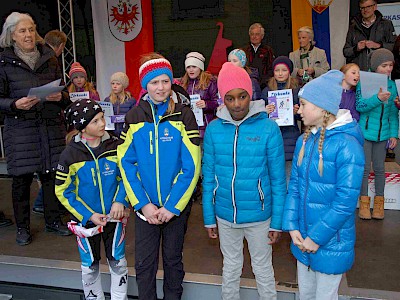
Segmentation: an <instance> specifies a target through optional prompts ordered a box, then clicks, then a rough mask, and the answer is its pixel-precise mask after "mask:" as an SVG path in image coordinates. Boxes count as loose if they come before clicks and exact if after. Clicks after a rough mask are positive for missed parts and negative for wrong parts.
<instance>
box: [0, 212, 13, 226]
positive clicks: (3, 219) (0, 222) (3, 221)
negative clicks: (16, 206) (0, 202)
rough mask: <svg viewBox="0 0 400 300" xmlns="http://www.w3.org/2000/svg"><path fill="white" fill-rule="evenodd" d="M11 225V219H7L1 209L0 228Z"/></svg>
mask: <svg viewBox="0 0 400 300" xmlns="http://www.w3.org/2000/svg"><path fill="white" fill-rule="evenodd" d="M10 225H12V221H11V220H10V219H7V218H6V216H5V215H4V213H3V212H2V211H0V228H1V227H7V226H10Z"/></svg>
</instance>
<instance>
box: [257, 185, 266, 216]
mask: <svg viewBox="0 0 400 300" xmlns="http://www.w3.org/2000/svg"><path fill="white" fill-rule="evenodd" d="M257 187H258V193H259V195H260V201H261V210H264V192H263V190H262V186H261V179H258V186H257Z"/></svg>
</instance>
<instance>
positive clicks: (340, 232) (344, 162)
mask: <svg viewBox="0 0 400 300" xmlns="http://www.w3.org/2000/svg"><path fill="white" fill-rule="evenodd" d="M327 129H328V130H327V131H326V133H325V140H324V143H323V150H322V154H323V162H324V164H323V176H322V177H321V176H320V175H319V173H318V161H319V153H318V141H319V137H320V131H319V130H318V131H317V132H314V133H310V136H309V137H308V139H307V142H306V145H305V151H304V158H303V161H302V164H301V165H300V166H297V163H296V162H297V159H298V155H299V151H300V149H301V146H302V143H303V135H302V136H300V138H299V139H298V140H297V145H296V151H295V155H294V159H293V165H292V174H291V177H290V183H289V190H288V195H287V197H286V203H285V210H284V214H283V224H282V228H283V230H285V231H292V230H299V231H300V233H301V235H302V237H303V238H304V239H305V238H306V237H309V238H310V239H311V240H313V241H314V242H315V243H317V244H318V245H319V246H320V247H319V249H318V251H317V252H316V253H315V254H309V253H306V252H305V253H303V252H301V250H300V249H299V248H298V247H297V246H295V245H294V244H293V242H292V243H291V250H292V253H293V255H294V256H295V257H296V259H297V260H299V261H300V262H301V263H303V264H304V265H306V266H309V267H311V269H312V270H313V271H318V272H321V273H325V274H342V273H344V272H346V271H347V270H349V269H350V268H351V266H352V265H353V262H354V244H355V240H356V230H355V216H354V213H355V209H356V205H357V199H358V196H359V194H360V188H361V181H362V177H363V172H364V163H365V161H364V150H363V142H364V138H363V136H362V133H361V130H360V127H359V125H358V124H357V122H356V121H353V118H352V116H351V114H350V111H348V110H339V114H338V116H337V119H336V121H335V122H334V123H332V124H331V125H330V126H328V128H327Z"/></svg>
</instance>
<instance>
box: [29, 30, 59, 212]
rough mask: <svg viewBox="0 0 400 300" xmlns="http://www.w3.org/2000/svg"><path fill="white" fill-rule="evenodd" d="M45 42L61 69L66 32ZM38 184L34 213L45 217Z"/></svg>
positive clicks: (51, 34) (50, 34)
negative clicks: (61, 56)
mask: <svg viewBox="0 0 400 300" xmlns="http://www.w3.org/2000/svg"><path fill="white" fill-rule="evenodd" d="M44 41H45V43H46V44H47V46H49V47H50V48H51V49H53V51H54V53H55V55H56V57H57V60H58V63H59V65H60V67H61V66H62V63H61V61H60V55H61V53H62V52H63V50H64V48H65V43H66V42H67V36H66V35H65V33H64V32H62V31H60V30H51V31H49V32H48V33H46V35H45V36H44ZM38 183H39V192H38V195H37V197H36V199H35V203H34V204H33V207H32V212H33V213H36V214H40V215H43V214H44V206H43V189H42V186H41V184H40V180H39V178H38Z"/></svg>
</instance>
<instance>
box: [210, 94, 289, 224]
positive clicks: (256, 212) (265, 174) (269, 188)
mask: <svg viewBox="0 0 400 300" xmlns="http://www.w3.org/2000/svg"><path fill="white" fill-rule="evenodd" d="M217 117H218V119H216V120H214V121H212V122H211V123H210V124H209V125H208V126H207V129H206V134H205V138H204V156H203V216H204V224H205V226H206V227H214V226H215V225H216V217H219V218H221V219H223V220H226V221H228V222H231V223H236V224H244V223H253V222H260V221H266V220H268V219H269V218H270V217H272V218H271V228H274V229H278V230H279V229H281V224H282V214H283V206H284V203H285V195H286V178H285V152H284V149H283V140H282V135H281V132H280V130H279V127H278V125H277V124H276V122H275V121H273V120H271V119H268V115H267V113H266V111H265V104H264V100H258V101H252V102H251V103H250V111H249V113H248V114H247V116H246V117H245V118H244V119H243V120H242V121H241V122H239V123H235V121H233V120H232V117H231V115H230V114H229V112H228V110H227V108H226V107H223V108H222V109H220V110H218V112H217Z"/></svg>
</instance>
